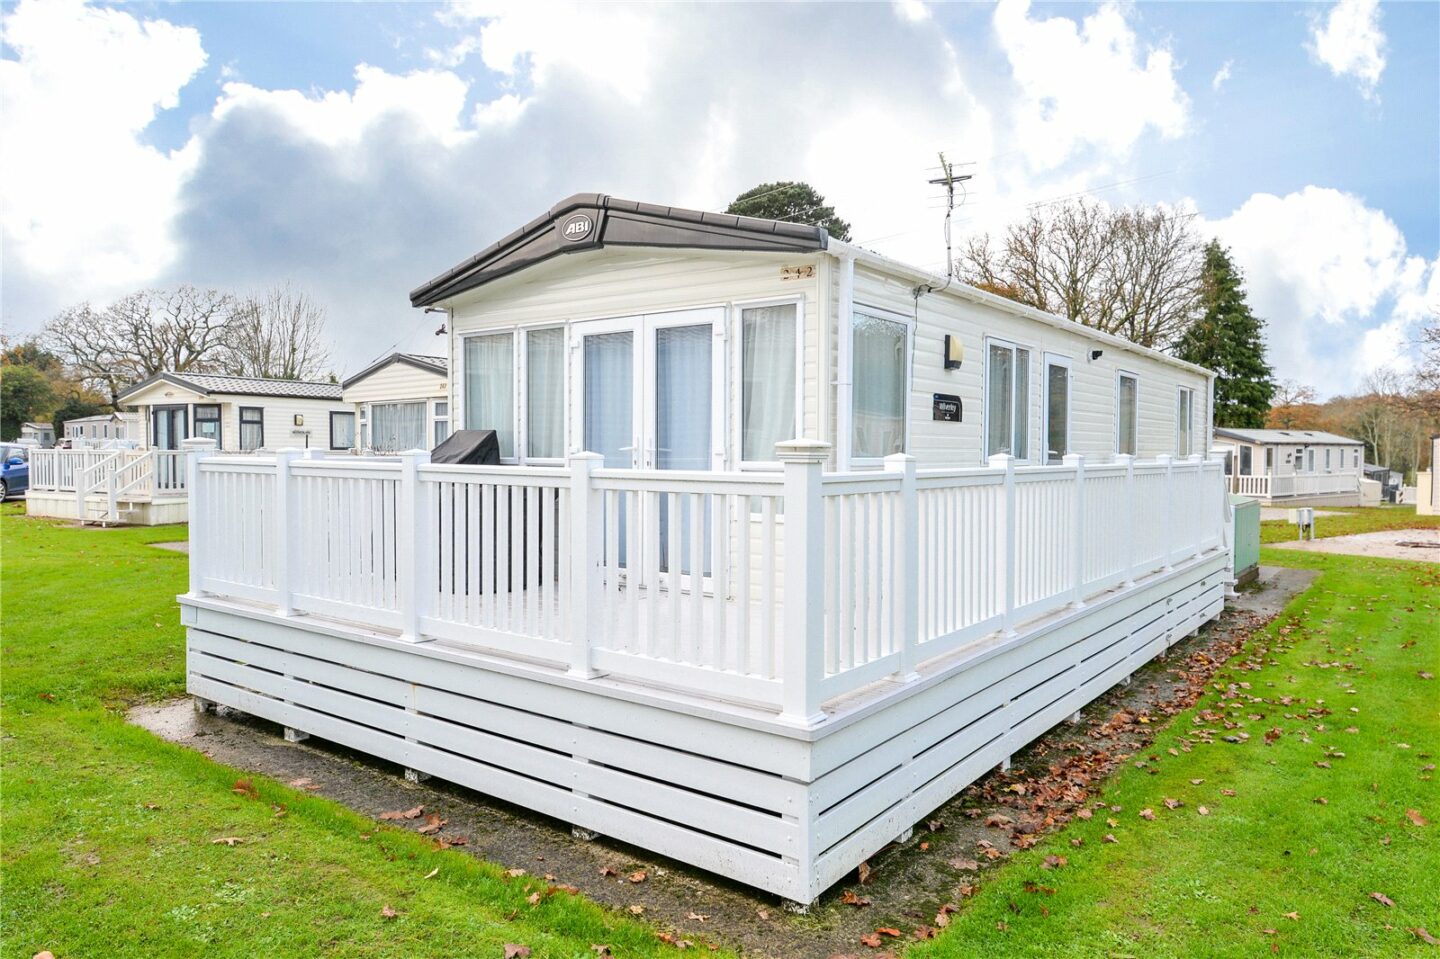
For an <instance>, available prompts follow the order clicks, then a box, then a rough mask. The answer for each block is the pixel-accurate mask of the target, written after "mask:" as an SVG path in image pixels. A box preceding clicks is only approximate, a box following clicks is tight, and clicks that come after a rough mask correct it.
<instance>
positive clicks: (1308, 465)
mask: <svg viewBox="0 0 1440 959" xmlns="http://www.w3.org/2000/svg"><path fill="white" fill-rule="evenodd" d="M1305 472H1307V473H1313V472H1315V451H1314V450H1306V451H1305Z"/></svg>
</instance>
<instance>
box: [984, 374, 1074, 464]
mask: <svg viewBox="0 0 1440 959" xmlns="http://www.w3.org/2000/svg"><path fill="white" fill-rule="evenodd" d="M1052 366H1063V367H1064V368H1065V452H1066V453H1069V452H1071V451H1072V450H1071V447H1072V445H1073V444H1072V442H1071V436H1072V434H1071V427H1072V426H1073V424H1074V422H1075V411H1074V407H1073V403H1072V401H1073V400H1074V398H1075V384H1074V382H1073V377H1074V364H1073V361H1072V360H1071V359H1070V357H1068V356H1065V355H1064V354H1061V353H1045V354H1042V356H1041V361H1040V371H1041V372H1040V445H1041V446H1042V447H1043V448H1044V449H1043V450H1042V453H1041V455H1042V456H1043V462H1044V463H1049V462H1050V367H1052ZM985 372H986V375H987V376H988V375H989V372H990V351H989V350H988V349H987V350H986V351H985ZM987 385H988V384H987ZM985 395H986V396H987V397H988V396H989V395H990V394H989V393H986V394H985ZM987 426H988V424H987ZM985 435H986V436H989V435H990V434H989V433H988V432H987V433H986V434H985ZM1061 455H1062V457H1063V455H1064V454H1061Z"/></svg>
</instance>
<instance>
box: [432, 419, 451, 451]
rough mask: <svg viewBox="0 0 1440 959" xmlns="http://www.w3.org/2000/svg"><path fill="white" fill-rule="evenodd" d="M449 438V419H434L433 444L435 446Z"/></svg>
mask: <svg viewBox="0 0 1440 959" xmlns="http://www.w3.org/2000/svg"><path fill="white" fill-rule="evenodd" d="M449 438H450V421H449V420H436V421H435V445H436V446H439V445H440V444H441V443H443V442H445V441H446V440H447V439H449Z"/></svg>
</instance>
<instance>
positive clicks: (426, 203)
mask: <svg viewBox="0 0 1440 959" xmlns="http://www.w3.org/2000/svg"><path fill="white" fill-rule="evenodd" d="M3 11H4V12H3V21H0V30H3V54H0V94H3V104H0V106H3V110H0V229H3V276H0V282H3V288H0V310H3V319H4V325H5V329H6V332H7V333H10V334H12V335H17V334H18V335H22V336H23V335H24V334H26V333H28V332H30V331H33V330H35V329H37V328H38V327H39V326H40V325H41V324H42V323H43V322H44V321H45V320H46V319H47V318H48V317H49V316H51V315H52V314H53V313H55V312H56V311H57V310H59V309H61V308H63V307H65V306H68V305H71V304H73V303H77V302H80V301H82V300H90V301H92V302H96V303H103V302H105V301H107V299H109V298H111V297H115V296H117V295H119V294H122V293H124V292H127V291H129V290H133V289H136V288H140V287H143V286H148V285H165V284H175V283H181V282H187V283H195V284H203V285H216V286H223V287H227V288H231V289H236V290H245V289H251V288H257V287H261V286H264V285H268V284H270V283H273V282H276V281H280V280H290V281H293V282H295V283H297V284H300V285H302V286H304V287H306V288H308V289H309V290H311V291H312V292H313V293H314V294H316V295H317V296H318V297H319V298H320V299H321V300H322V301H323V302H324V303H325V304H326V305H327V306H328V308H329V313H330V326H331V333H332V335H333V337H334V339H335V341H336V346H335V359H336V363H337V371H338V372H341V373H344V372H346V371H352V372H353V371H354V370H356V369H359V368H360V367H362V366H363V365H364V364H365V363H366V362H367V361H369V360H371V359H373V358H375V357H377V356H380V355H382V354H384V353H386V352H388V351H390V350H392V349H395V348H401V349H411V350H419V351H425V350H433V349H435V348H436V347H437V345H438V343H439V341H438V340H437V339H436V338H435V337H434V336H433V331H434V328H435V326H436V325H437V324H436V322H435V318H434V317H425V316H423V315H421V314H419V313H418V312H415V311H412V310H411V309H410V308H409V305H408V301H407V298H406V295H407V293H408V291H409V290H410V289H411V288H413V287H414V286H416V285H418V284H419V283H421V282H422V281H424V280H426V279H428V278H429V277H431V276H433V275H435V274H437V273H439V272H441V271H442V270H444V269H445V268H447V267H449V266H450V265H452V264H453V263H455V262H457V261H459V260H460V259H463V258H465V257H467V256H469V255H471V254H472V253H474V252H476V251H478V250H479V249H481V248H482V247H484V246H485V245H487V244H488V243H490V242H491V241H492V240H494V239H497V238H498V237H500V236H503V235H504V234H506V233H508V232H510V231H511V230H512V229H514V228H515V227H517V226H519V225H520V224H522V223H524V222H525V221H527V220H529V219H530V218H532V217H534V216H536V215H537V214H539V213H540V212H543V211H544V210H545V209H547V208H548V207H549V206H550V205H551V204H553V203H554V202H555V201H557V200H559V199H561V198H563V197H565V196H568V195H569V194H571V193H576V192H582V191H597V192H605V193H612V194H615V195H618V196H623V197H627V198H631V199H640V200H647V201H652V202H658V203H671V204H676V205H682V206H692V207H699V208H702V209H723V208H724V206H725V205H726V203H727V202H728V201H729V200H730V198H732V197H733V196H734V195H735V194H736V193H738V192H740V191H741V190H743V189H745V188H747V187H749V186H751V185H753V184H754V183H756V182H759V181H762V180H773V179H804V180H808V181H810V182H811V183H813V184H814V185H815V186H816V187H818V188H819V189H820V190H821V191H822V192H823V193H824V194H826V196H827V197H828V198H829V199H830V200H831V201H832V202H833V203H834V204H835V206H836V207H837V209H838V210H839V211H840V213H841V214H842V215H843V216H845V217H846V218H847V219H849V220H850V221H851V222H852V224H853V233H854V237H855V239H856V240H857V241H859V242H860V243H862V244H863V245H865V246H869V247H871V248H873V249H876V250H878V251H880V252H882V253H885V254H888V255H891V256H894V257H898V258H900V259H904V260H907V261H910V262H913V263H917V264H921V265H925V266H929V267H931V268H934V269H943V261H944V252H943V246H942V245H941V244H942V241H941V233H940V217H941V211H940V209H939V203H938V201H937V191H936V188H935V187H931V186H929V185H927V184H926V182H925V181H926V180H927V178H929V177H932V176H934V175H935V174H934V172H933V170H932V169H931V168H932V167H933V166H934V165H935V162H936V160H935V155H936V152H937V151H939V150H944V151H945V153H946V155H947V157H949V158H950V159H951V160H953V161H957V162H966V163H969V164H972V165H971V166H968V167H966V168H965V169H966V172H970V173H973V174H974V180H973V181H972V182H971V184H970V186H971V191H970V194H969V196H968V197H967V200H966V203H965V206H964V208H963V209H962V210H961V211H960V213H959V219H958V225H959V229H960V230H961V231H973V230H984V229H995V228H997V227H999V226H1003V224H1004V223H1005V222H1006V221H1007V220H1009V219H1012V218H1015V217H1018V216H1020V215H1023V214H1024V212H1025V211H1026V209H1027V207H1028V206H1029V205H1031V204H1035V203H1042V202H1046V201H1051V200H1055V199H1057V198H1062V197H1066V196H1070V195H1080V194H1090V195H1093V196H1096V197H1099V198H1101V199H1104V200H1105V201H1107V202H1110V203H1116V204H1122V203H1136V202H1145V203H1155V202H1158V203H1166V204H1172V205H1176V206H1184V207H1187V208H1190V209H1193V210H1194V211H1195V212H1196V214H1197V216H1196V221H1195V222H1197V223H1198V224H1199V225H1200V228H1201V229H1202V230H1203V231H1204V232H1205V233H1206V234H1207V235H1215V236H1218V237H1220V238H1221V240H1222V241H1223V242H1225V243H1226V244H1228V245H1229V246H1231V247H1232V248H1233V250H1234V252H1235V254H1236V256H1237V258H1238V260H1239V262H1240V263H1241V264H1242V265H1243V267H1244V268H1245V270H1246V271H1247V274H1248V280H1249V289H1250V292H1251V298H1252V301H1253V302H1254V303H1255V305H1256V306H1257V308H1258V309H1259V311H1260V312H1261V313H1262V314H1263V315H1264V316H1265V318H1266V319H1267V320H1268V322H1269V337H1270V344H1271V355H1272V360H1273V361H1274V363H1275V365H1276V367H1277V370H1278V372H1279V374H1280V375H1281V376H1282V377H1289V378H1294V379H1298V380H1301V381H1303V382H1307V383H1310V384H1313V385H1314V386H1316V387H1317V388H1319V389H1320V390H1321V392H1322V393H1324V394H1332V393H1337V392H1343V391H1345V390H1350V389H1354V388H1355V387H1356V386H1358V384H1359V382H1360V380H1361V378H1362V377H1363V376H1364V374H1365V372H1367V371H1368V370H1370V369H1373V368H1375V367H1376V366H1379V365H1382V364H1395V363H1399V364H1402V365H1403V364H1404V363H1405V362H1406V351H1407V343H1408V342H1409V340H1410V338H1411V337H1413V334H1414V329H1415V326H1416V324H1417V323H1418V322H1419V321H1420V320H1421V319H1422V318H1424V317H1425V316H1426V315H1427V314H1429V313H1432V312H1437V311H1440V79H1437V78H1440V42H1437V38H1440V5H1437V4H1435V3H1428V2H1426V3H1394V4H1382V5H1377V4H1376V3H1375V2H1373V0H1342V2H1340V3H1339V4H1338V5H1329V4H1298V3H1275V4H1265V3H1244V4H1239V3H1232V4H1209V3H1199V2H1195V3H1164V4H1160V3H1155V4H1149V3H1139V4H1128V3H1127V4H1115V3H1103V4H1098V5H1096V4H1088V3H1085V4H1081V3H1073V4H1072V3H1067V4H1040V3H1026V2H1024V0H1015V2H1009V0H1007V2H1003V3H1001V4H999V5H998V6H990V5H978V4H952V5H942V4H925V3H921V2H918V0H903V2H897V3H893V4H889V3H875V4H871V5H864V4H847V5H844V6H818V5H809V4H795V5H765V4H735V5H721V4H707V5H688V6H678V5H671V6H640V5H634V6H628V5H619V4H607V5H598V4H593V5H583V4H576V5H569V4H554V5H550V4H545V3H540V2H520V3H504V2H499V3H489V2H474V3H467V4H457V5H452V6H440V5H433V4H425V3H399V4H384V3H353V4H341V3H314V4H300V3H296V4H286V3H240V2H237V3H203V4H180V3H158V4H149V3H127V4H124V5H123V6H112V5H84V4H81V3H79V2H74V0H20V2H19V3H13V2H9V0H6V2H5V3H4V6H3Z"/></svg>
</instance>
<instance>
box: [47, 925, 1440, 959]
mask: <svg viewBox="0 0 1440 959" xmlns="http://www.w3.org/2000/svg"><path fill="white" fill-rule="evenodd" d="M1405 931H1406V932H1409V933H1411V934H1413V935H1414V936H1415V938H1416V939H1419V940H1420V941H1421V942H1428V943H1429V944H1430V945H1432V946H1440V939H1436V938H1435V937H1434V936H1432V935H1430V933H1428V932H1426V931H1425V927H1424V926H1416V927H1415V928H1414V929H1407V930H1405ZM35 959H40V957H39V956H36V957H35Z"/></svg>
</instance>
